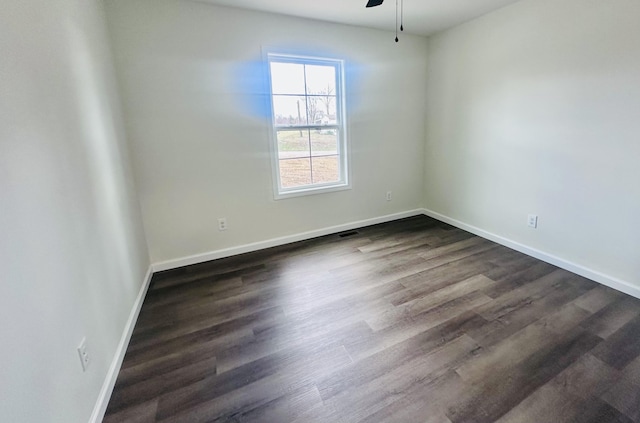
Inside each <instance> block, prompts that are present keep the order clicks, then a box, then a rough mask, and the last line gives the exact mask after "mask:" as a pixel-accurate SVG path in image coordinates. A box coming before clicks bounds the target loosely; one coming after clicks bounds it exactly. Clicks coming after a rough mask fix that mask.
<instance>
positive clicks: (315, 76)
mask: <svg viewBox="0 0 640 423" xmlns="http://www.w3.org/2000/svg"><path fill="white" fill-rule="evenodd" d="M305 70H306V77H307V94H327V95H336V68H334V67H333V66H318V65H307V66H306V67H305Z"/></svg>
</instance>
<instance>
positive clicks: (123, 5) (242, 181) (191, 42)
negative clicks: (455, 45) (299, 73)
mask: <svg viewBox="0 0 640 423" xmlns="http://www.w3.org/2000/svg"><path fill="white" fill-rule="evenodd" d="M107 11H108V21H109V25H110V29H111V34H112V38H113V45H114V51H115V56H116V64H117V66H116V67H117V69H118V74H119V77H120V82H121V86H122V93H123V97H124V105H125V116H126V119H125V120H126V125H127V130H128V134H129V136H130V139H131V141H132V145H133V151H134V154H133V158H134V169H135V172H136V179H137V181H138V192H139V194H140V198H141V203H142V211H143V216H144V223H145V229H146V234H147V240H148V245H149V248H150V252H151V258H152V261H153V262H158V261H163V260H170V259H177V258H180V257H185V256H190V255H194V254H198V253H205V252H210V251H214V250H219V249H222V248H226V247H232V246H238V245H242V244H247V243H251V242H256V241H262V240H267V239H271V238H274V237H280V236H286V235H290V234H297V233H300V232H305V231H310V230H315V229H319V228H324V227H328V226H333V225H338V224H343V223H347V222H352V221H357V220H361V219H368V218H373V217H378V216H383V215H388V214H391V213H396V212H401V211H407V210H412V209H416V208H417V207H419V206H420V203H421V198H422V191H423V188H422V175H423V172H424V171H423V156H424V116H425V106H426V104H425V103H426V102H425V97H424V92H425V89H426V39H424V38H421V37H414V36H408V35H405V36H402V39H401V41H400V43H398V44H396V43H395V42H394V35H393V33H390V32H383V31H376V30H370V29H363V28H357V27H350V26H344V25H337V24H329V23H322V22H318V21H311V20H303V19H297V18H288V17H284V16H279V15H271V14H266V13H260V12H250V11H244V10H239V9H232V8H223V7H216V6H212V5H209V4H203V3H196V2H189V1H173V0H110V1H108V2H107ZM363 11H364V9H363ZM390 25H391V26H392V25H393V22H390ZM263 46H271V47H276V48H287V49H296V50H298V51H301V52H305V53H307V54H319V55H326V56H332V57H334V56H335V57H340V58H344V59H345V60H346V61H347V111H348V116H349V131H350V136H349V140H350V142H351V149H352V153H353V154H352V161H351V166H352V181H353V189H352V190H349V191H341V192H335V193H330V194H321V195H314V196H306V197H298V198H292V199H286V200H278V201H274V200H273V192H272V191H273V189H272V182H271V170H270V169H271V168H270V166H271V163H270V159H269V118H268V116H265V104H266V98H265V95H264V94H265V87H264V84H263V65H262V47H263ZM303 46H304V47H303ZM388 190H390V191H392V192H393V201H392V202H389V203H388V202H386V201H385V193H386V191H388ZM218 217H227V219H228V224H229V230H228V231H227V232H224V233H221V232H219V231H218V230H217V218H218Z"/></svg>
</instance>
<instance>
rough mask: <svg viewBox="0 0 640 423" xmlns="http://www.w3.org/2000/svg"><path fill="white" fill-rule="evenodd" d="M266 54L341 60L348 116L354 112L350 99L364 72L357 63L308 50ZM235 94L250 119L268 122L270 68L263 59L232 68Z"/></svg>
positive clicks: (272, 48) (287, 49) (239, 63)
mask: <svg viewBox="0 0 640 423" xmlns="http://www.w3.org/2000/svg"><path fill="white" fill-rule="evenodd" d="M268 51H273V52H277V53H280V54H291V55H298V56H309V57H321V58H332V59H336V58H341V59H343V60H344V72H345V96H346V103H347V112H349V111H353V110H355V109H357V106H358V105H357V98H358V96H355V95H353V94H354V93H356V92H358V86H357V85H358V82H359V81H361V80H362V78H361V77H362V74H363V73H364V72H365V69H364V66H361V65H359V64H358V63H357V62H355V61H352V60H349V59H348V58H345V57H344V55H343V54H336V53H334V52H325V51H319V50H315V51H310V50H308V49H292V48H286V49H285V48H274V47H271V48H269V49H268ZM232 80H233V81H234V91H235V92H237V93H238V94H239V97H240V98H239V101H240V103H241V106H242V107H243V109H244V111H245V112H246V113H247V114H248V115H249V116H251V117H253V118H259V119H269V120H270V119H271V101H270V98H269V95H270V91H271V90H270V87H269V67H268V63H267V61H266V54H265V58H264V59H263V58H260V59H258V60H251V61H246V62H238V63H237V64H235V66H233V76H232Z"/></svg>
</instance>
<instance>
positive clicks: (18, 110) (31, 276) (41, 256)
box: [0, 0, 149, 423]
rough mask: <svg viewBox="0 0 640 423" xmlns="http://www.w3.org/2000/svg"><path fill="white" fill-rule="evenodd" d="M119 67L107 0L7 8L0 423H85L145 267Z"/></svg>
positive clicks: (1, 138) (0, 113) (0, 137)
mask: <svg viewBox="0 0 640 423" xmlns="http://www.w3.org/2000/svg"><path fill="white" fill-rule="evenodd" d="M112 67H113V65H112V61H111V58H110V51H109V47H108V44H107V36H106V25H105V18H104V11H103V10H102V3H101V2H100V1H98V0H33V1H28V2H21V1H9V2H3V4H2V13H0V269H1V270H0V280H1V281H0V321H1V322H2V324H1V325H0V345H1V346H0V363H2V365H0V420H1V421H3V422H20V423H25V422H29V423H31V422H34V423H35V422H38V423H40V422H61V423H75V422H87V421H88V420H89V417H90V415H91V413H92V409H93V407H94V404H95V403H96V400H97V398H98V395H99V392H100V389H101V387H102V385H103V382H104V380H105V377H106V374H107V370H108V367H109V366H110V365H111V362H112V360H113V358H114V354H115V352H116V347H117V345H118V343H119V341H120V339H121V336H122V333H123V330H124V326H125V322H126V320H127V319H128V317H129V314H130V312H131V309H132V307H133V303H134V300H135V298H136V296H137V294H138V292H139V290H140V287H141V285H142V282H143V279H144V276H145V272H146V270H147V268H148V265H149V258H148V253H147V250H146V246H145V243H144V233H143V229H142V224H141V217H140V212H139V207H138V204H137V200H136V197H135V189H134V185H133V183H132V175H131V172H130V169H129V164H128V163H129V159H128V153H127V147H126V142H125V137H124V132H123V126H122V124H121V116H120V110H119V104H118V102H119V100H118V97H117V95H116V88H115V78H114V75H113V69H112ZM84 336H86V337H87V340H88V348H89V353H90V355H91V359H92V362H91V364H90V367H89V369H88V371H87V372H86V373H83V372H82V368H81V365H80V360H79V358H78V354H77V351H76V347H77V346H78V344H79V343H80V341H81V340H82V338H83V337H84Z"/></svg>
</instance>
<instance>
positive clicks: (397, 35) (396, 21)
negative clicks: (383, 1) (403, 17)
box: [396, 0, 399, 43]
mask: <svg viewBox="0 0 640 423" xmlns="http://www.w3.org/2000/svg"><path fill="white" fill-rule="evenodd" d="M398 41H399V40H398V0H396V43H397V42H398Z"/></svg>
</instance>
